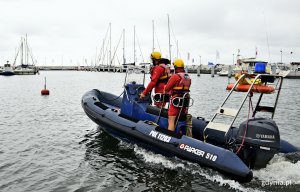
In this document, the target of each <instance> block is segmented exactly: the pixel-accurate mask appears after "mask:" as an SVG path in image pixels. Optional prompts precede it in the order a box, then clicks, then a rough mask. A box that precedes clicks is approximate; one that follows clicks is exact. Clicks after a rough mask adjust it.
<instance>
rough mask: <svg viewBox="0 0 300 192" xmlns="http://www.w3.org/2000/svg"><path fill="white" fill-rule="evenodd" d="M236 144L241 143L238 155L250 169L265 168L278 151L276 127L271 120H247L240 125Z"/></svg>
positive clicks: (278, 138) (278, 140)
mask: <svg viewBox="0 0 300 192" xmlns="http://www.w3.org/2000/svg"><path fill="white" fill-rule="evenodd" d="M245 131H247V133H246V135H245ZM243 140H244V143H243ZM236 143H237V144H238V145H239V144H242V143H243V147H242V149H241V150H240V151H239V153H238V155H239V156H240V158H241V159H242V160H243V161H244V162H245V163H246V164H247V165H248V166H249V167H250V168H263V167H266V165H267V164H268V162H269V161H270V160H271V159H272V158H273V156H274V155H275V153H277V152H278V151H279V149H280V136H279V130H278V127H277V125H276V123H275V121H274V120H273V119H266V118H255V119H249V121H245V122H242V123H241V124H240V127H239V130H238V133H237V138H236Z"/></svg>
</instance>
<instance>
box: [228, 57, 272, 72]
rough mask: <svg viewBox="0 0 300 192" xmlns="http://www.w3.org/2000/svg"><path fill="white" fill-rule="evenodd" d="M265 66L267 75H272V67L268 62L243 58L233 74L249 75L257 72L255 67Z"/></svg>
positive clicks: (239, 60) (238, 62)
mask: <svg viewBox="0 0 300 192" xmlns="http://www.w3.org/2000/svg"><path fill="white" fill-rule="evenodd" d="M258 63H259V64H261V65H263V64H264V65H265V73H270V66H268V65H267V64H268V62H266V61H263V60H260V59H257V58H243V59H238V61H237V64H236V66H235V68H234V69H233V73H238V72H242V71H246V72H248V73H249V74H251V73H254V72H255V65H256V64H258Z"/></svg>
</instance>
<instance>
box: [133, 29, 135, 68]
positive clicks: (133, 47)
mask: <svg viewBox="0 0 300 192" xmlns="http://www.w3.org/2000/svg"><path fill="white" fill-rule="evenodd" d="M133 63H134V64H135V25H134V26H133Z"/></svg>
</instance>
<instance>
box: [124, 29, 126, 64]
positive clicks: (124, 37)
mask: <svg viewBox="0 0 300 192" xmlns="http://www.w3.org/2000/svg"><path fill="white" fill-rule="evenodd" d="M125 63H126V60H125V29H123V64H125Z"/></svg>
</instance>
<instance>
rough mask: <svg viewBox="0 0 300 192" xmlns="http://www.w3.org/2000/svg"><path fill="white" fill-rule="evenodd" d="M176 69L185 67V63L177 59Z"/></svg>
mask: <svg viewBox="0 0 300 192" xmlns="http://www.w3.org/2000/svg"><path fill="white" fill-rule="evenodd" d="M173 65H174V67H175V68H177V67H184V62H183V60H182V59H175V60H174V62H173Z"/></svg>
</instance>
